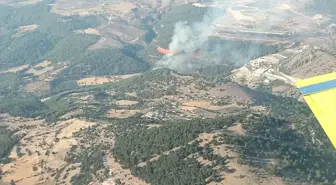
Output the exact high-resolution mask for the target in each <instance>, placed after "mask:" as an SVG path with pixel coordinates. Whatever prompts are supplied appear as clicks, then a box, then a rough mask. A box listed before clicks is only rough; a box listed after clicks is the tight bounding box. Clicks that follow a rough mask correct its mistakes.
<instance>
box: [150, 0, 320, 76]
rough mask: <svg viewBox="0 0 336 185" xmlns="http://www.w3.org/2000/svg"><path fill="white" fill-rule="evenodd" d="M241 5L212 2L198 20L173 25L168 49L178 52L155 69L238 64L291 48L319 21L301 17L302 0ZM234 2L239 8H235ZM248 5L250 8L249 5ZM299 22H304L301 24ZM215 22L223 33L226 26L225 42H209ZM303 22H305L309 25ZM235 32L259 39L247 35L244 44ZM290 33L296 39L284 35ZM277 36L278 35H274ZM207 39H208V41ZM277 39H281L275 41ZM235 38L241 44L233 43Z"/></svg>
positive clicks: (266, 0)
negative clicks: (265, 42) (284, 48)
mask: <svg viewBox="0 0 336 185" xmlns="http://www.w3.org/2000/svg"><path fill="white" fill-rule="evenodd" d="M244 2H245V1H244ZM244 2H240V1H239V3H238V2H237V1H235V0H231V1H228V2H226V1H225V2H221V3H219V4H222V5H217V3H212V4H213V5H214V7H216V8H209V9H208V12H207V13H206V14H205V15H204V17H203V19H202V21H200V22H195V23H192V24H188V23H187V22H183V21H180V22H177V23H176V24H175V26H174V34H173V36H172V41H171V43H170V44H169V49H170V50H174V51H178V52H180V53H178V54H173V55H164V56H163V57H162V59H161V60H159V61H158V62H157V63H156V67H157V68H170V69H174V70H178V71H182V72H183V71H188V70H191V69H194V68H197V67H200V66H205V65H211V64H219V63H225V62H230V63H231V62H233V63H235V64H236V65H242V64H244V63H246V62H248V61H249V60H251V59H254V58H256V57H260V56H261V55H265V54H270V53H272V52H275V51H276V50H277V49H279V48H280V49H281V48H282V47H287V46H289V45H292V44H293V42H296V41H297V40H300V39H301V38H304V37H306V34H307V33H308V34H309V32H312V30H313V29H316V28H315V27H314V26H311V25H314V24H315V25H316V22H319V20H314V19H313V18H309V17H307V16H305V15H303V14H302V13H304V11H303V6H304V5H305V1H304V0H288V1H280V0H255V1H254V0H250V1H247V0H246V3H245V5H244ZM237 3H238V4H239V6H237ZM251 3H253V5H250V4H251ZM209 4H211V3H209ZM296 5H302V7H301V8H300V6H299V8H297V7H296ZM220 8H222V9H220ZM312 17H313V16H312ZM317 17H319V16H317ZM301 19H302V20H304V21H301ZM217 20H219V22H220V24H221V25H224V26H223V27H224V28H222V30H225V31H226V29H227V28H226V27H228V29H229V31H231V33H229V34H223V35H224V37H225V36H227V37H230V38H229V39H227V40H225V41H223V40H224V39H222V40H221V38H216V39H213V36H214V35H215V34H216V31H217V30H216V27H215V23H217ZM231 21H232V22H231ZM307 21H309V24H308V23H307ZM318 24H320V23H318ZM307 25H309V26H307ZM238 30H243V31H244V32H242V33H243V34H245V33H246V32H247V33H248V34H249V31H251V32H253V33H251V34H252V35H253V34H259V36H251V38H252V39H251V40H250V41H246V40H244V39H241V37H244V36H240V35H239V34H237V35H236V32H238ZM266 32H268V33H272V34H268V33H266ZM294 32H295V36H296V37H297V38H296V39H293V37H292V36H288V34H287V33H294ZM278 33H279V35H282V36H274V34H278ZM301 33H304V35H302V36H301V35H300V34H301ZM211 37H212V40H211V41H209V38H211ZM234 37H235V38H234ZM253 37H255V38H256V40H257V41H258V40H261V42H260V41H259V43H258V42H257V41H255V40H253ZM279 37H282V38H280V39H279ZM298 38H299V39H298ZM239 39H241V41H237V40H239ZM281 39H282V40H281ZM264 41H269V42H271V43H275V44H273V45H272V46H271V45H267V44H264ZM283 41H285V42H283ZM278 47H279V48H278ZM209 48H211V49H209ZM196 53H197V54H199V53H200V54H206V55H207V56H208V58H204V57H200V58H201V59H197V58H195V55H197V54H196ZM202 60H203V61H202Z"/></svg>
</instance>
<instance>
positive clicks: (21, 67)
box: [0, 64, 29, 73]
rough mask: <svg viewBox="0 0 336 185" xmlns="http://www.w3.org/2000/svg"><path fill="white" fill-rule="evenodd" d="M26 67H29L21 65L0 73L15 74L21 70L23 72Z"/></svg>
mask: <svg viewBox="0 0 336 185" xmlns="http://www.w3.org/2000/svg"><path fill="white" fill-rule="evenodd" d="M28 67H29V65H28V64H26V65H21V66H17V67H13V68H10V69H8V70H6V71H1V72H0V73H8V72H10V73H16V72H18V71H22V70H24V69H27V68H28Z"/></svg>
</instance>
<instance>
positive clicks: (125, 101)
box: [116, 100, 139, 106]
mask: <svg viewBox="0 0 336 185" xmlns="http://www.w3.org/2000/svg"><path fill="white" fill-rule="evenodd" d="M138 103H139V102H137V101H131V100H119V101H116V104H117V105H119V106H130V105H136V104H138Z"/></svg>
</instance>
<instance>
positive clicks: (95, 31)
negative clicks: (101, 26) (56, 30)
mask: <svg viewBox="0 0 336 185" xmlns="http://www.w3.org/2000/svg"><path fill="white" fill-rule="evenodd" d="M75 33H84V34H92V35H100V32H99V31H98V30H96V29H94V28H88V29H86V30H77V31H75Z"/></svg>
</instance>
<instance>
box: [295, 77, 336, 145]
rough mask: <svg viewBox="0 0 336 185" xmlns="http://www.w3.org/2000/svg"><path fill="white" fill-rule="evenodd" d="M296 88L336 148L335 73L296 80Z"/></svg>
mask: <svg viewBox="0 0 336 185" xmlns="http://www.w3.org/2000/svg"><path fill="white" fill-rule="evenodd" d="M296 86H297V87H298V88H299V90H300V92H301V93H302V94H303V96H304V99H305V101H306V102H307V104H308V106H309V107H310V109H311V110H312V112H313V113H314V115H315V117H316V118H317V120H318V121H319V123H320V124H321V126H322V128H323V130H324V132H325V133H326V134H327V136H328V137H329V139H330V141H331V143H332V144H333V145H334V147H335V148H336V72H334V73H329V74H325V75H321V76H315V77H312V78H307V79H303V80H298V81H297V82H296Z"/></svg>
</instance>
